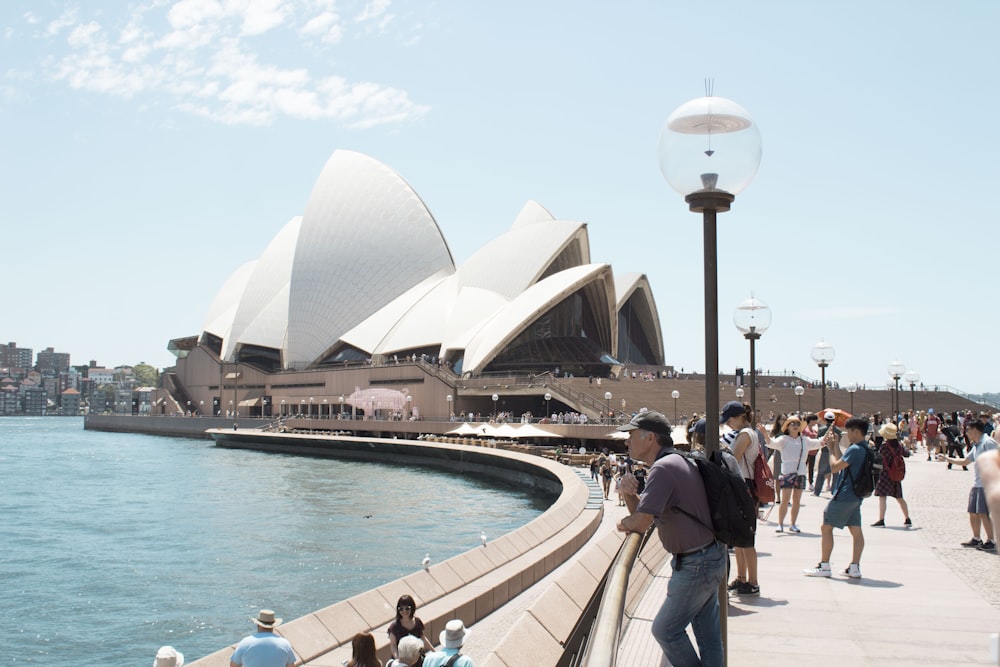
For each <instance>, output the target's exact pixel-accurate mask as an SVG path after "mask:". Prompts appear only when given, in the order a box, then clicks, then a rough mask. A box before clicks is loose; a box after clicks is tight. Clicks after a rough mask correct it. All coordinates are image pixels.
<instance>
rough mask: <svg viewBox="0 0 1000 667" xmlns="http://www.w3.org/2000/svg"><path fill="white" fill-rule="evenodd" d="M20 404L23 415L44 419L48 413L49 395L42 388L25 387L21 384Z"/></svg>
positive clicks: (35, 386)
mask: <svg viewBox="0 0 1000 667" xmlns="http://www.w3.org/2000/svg"><path fill="white" fill-rule="evenodd" d="M25 382H27V380H26V381H25ZM21 403H22V406H23V410H22V412H24V414H26V415H35V416H38V417H44V416H45V415H47V414H48V411H49V394H48V392H47V391H45V389H44V388H43V387H40V386H37V385H27V386H25V384H24V383H22V384H21Z"/></svg>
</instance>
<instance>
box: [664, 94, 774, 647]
mask: <svg viewBox="0 0 1000 667" xmlns="http://www.w3.org/2000/svg"><path fill="white" fill-rule="evenodd" d="M705 93H706V96H705V97H699V98H697V99H693V100H691V101H689V102H685V103H684V104H682V105H681V106H679V107H677V108H676V109H675V110H674V111H673V113H671V114H670V115H669V116H668V117H667V120H666V122H665V123H664V125H663V130H662V131H661V132H660V142H659V146H658V148H657V153H658V156H659V159H660V171H661V172H662V173H663V177H664V178H665V179H666V181H667V183H669V184H670V187H672V188H673V189H674V190H676V191H677V192H679V193H680V194H682V195H684V201H686V202H687V204H688V208H689V209H690V210H691V211H693V212H694V213H701V214H702V226H703V228H704V271H705V415H706V419H705V453H706V454H707V455H708V458H709V459H713V458H714V454H715V452H716V451H717V450H718V447H719V420H718V419H717V418H716V415H718V414H719V267H718V258H717V246H718V239H717V230H716V215H717V214H718V213H719V212H723V213H724V212H726V211H728V210H729V207H730V205H731V204H732V203H733V201H734V200H735V198H736V195H738V194H739V193H740V192H742V191H743V190H744V189H745V188H746V187H747V186H748V185H750V181H752V180H753V177H754V175H755V174H756V173H757V167H758V166H759V165H760V151H761V148H760V132H759V131H758V130H757V123H755V122H754V121H753V119H751V118H750V114H749V113H747V111H746V109H744V108H743V107H741V106H740V105H739V104H737V103H736V102H733V101H732V100H728V99H726V98H724V97H714V96H713V95H712V82H711V80H707V81H706V82H705ZM728 598H729V595H728V592H727V591H726V580H725V579H723V580H722V582H721V583H720V584H719V630H720V632H721V634H722V645H723V646H724V647H727V646H728V645H729V640H728V627H729V621H728V614H727V611H728V608H729V599H728ZM724 650H725V653H724V654H723V660H724V661H726V660H727V656H728V648H726V649H724Z"/></svg>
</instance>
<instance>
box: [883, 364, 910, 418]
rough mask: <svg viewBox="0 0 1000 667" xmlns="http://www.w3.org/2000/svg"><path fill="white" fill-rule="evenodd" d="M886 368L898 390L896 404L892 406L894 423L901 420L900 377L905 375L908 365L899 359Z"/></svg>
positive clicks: (896, 390)
mask: <svg viewBox="0 0 1000 667" xmlns="http://www.w3.org/2000/svg"><path fill="white" fill-rule="evenodd" d="M886 370H887V371H888V372H889V377H891V378H892V382H893V387H894V388H895V392H896V395H895V404H894V405H893V406H892V407H891V408H890V409H891V410H892V423H893V424H895V423H896V422H898V421H899V378H901V377H903V374H904V373H905V372H906V366H904V365H903V363H902V362H900V361H899V360H898V359H897V360H895V361H893V362H892V363H891V364H889V367H888V368H887V369H886Z"/></svg>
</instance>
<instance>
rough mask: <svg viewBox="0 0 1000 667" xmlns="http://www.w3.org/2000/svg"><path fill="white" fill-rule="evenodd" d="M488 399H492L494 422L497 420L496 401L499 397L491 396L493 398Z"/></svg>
mask: <svg viewBox="0 0 1000 667" xmlns="http://www.w3.org/2000/svg"><path fill="white" fill-rule="evenodd" d="M490 398H492V399H493V421H496V420H497V401H499V400H500V397H499V396H497V395H496V394H493V396H491V397H490Z"/></svg>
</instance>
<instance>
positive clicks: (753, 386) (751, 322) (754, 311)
mask: <svg viewBox="0 0 1000 667" xmlns="http://www.w3.org/2000/svg"><path fill="white" fill-rule="evenodd" d="M733 324H735V325H736V328H737V329H739V331H740V333H742V334H743V337H744V338H746V339H747V340H748V341H750V409H751V412H752V414H753V421H756V419H757V357H756V355H755V349H756V343H757V341H758V340H760V337H761V335H762V334H763V333H764V332H765V331H767V328H768V327H769V326H771V309H770V308H769V307H768V305H767V304H766V303H764V302H763V301H761V300H760V299H758V298H756V297H755V296H754V295H753V294H751V295H750V298H749V299H747V300H745V301H743V302H742V303H741V304H740V305H738V306H736V312H734V313H733Z"/></svg>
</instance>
